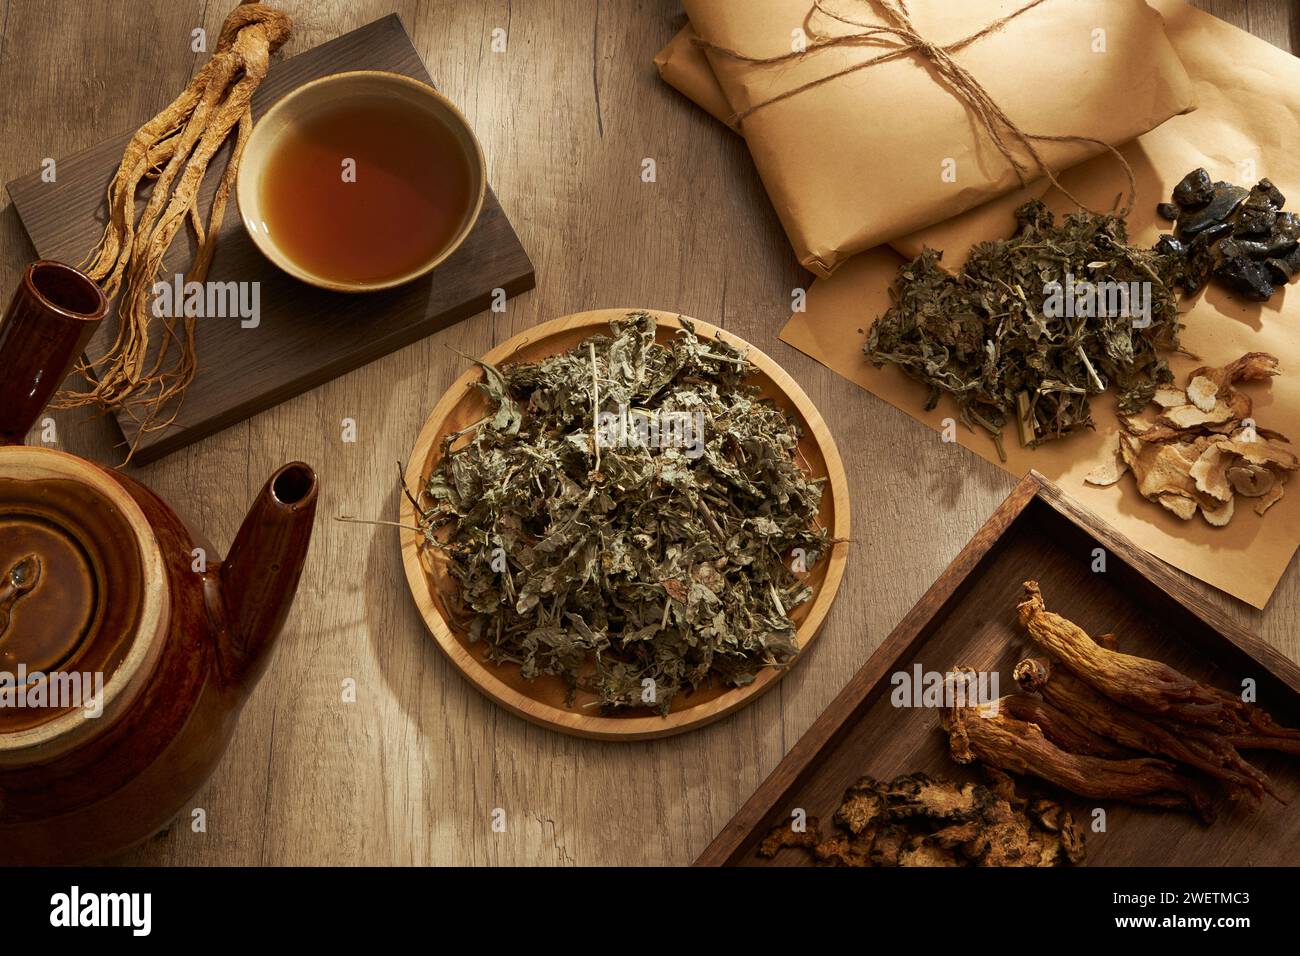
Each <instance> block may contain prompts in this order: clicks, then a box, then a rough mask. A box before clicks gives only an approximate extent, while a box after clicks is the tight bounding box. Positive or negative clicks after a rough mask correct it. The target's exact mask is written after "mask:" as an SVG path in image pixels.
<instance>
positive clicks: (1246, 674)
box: [696, 472, 1300, 866]
mask: <svg viewBox="0 0 1300 956" xmlns="http://www.w3.org/2000/svg"><path fill="white" fill-rule="evenodd" d="M1098 549H1101V551H1098ZM1101 553H1104V556H1105V571H1104V572H1095V571H1094V570H1093V566H1094V562H1095V560H1096V557H1097V555H1098V554H1101ZM1029 579H1037V580H1038V581H1039V583H1040V584H1041V586H1042V590H1043V597H1044V600H1045V601H1046V604H1047V607H1048V608H1049V609H1050V610H1052V611H1056V612H1057V613H1059V614H1062V615H1064V616H1066V617H1067V618H1069V619H1071V620H1073V621H1075V622H1076V623H1077V624H1079V625H1080V626H1081V627H1083V628H1084V629H1085V630H1086V631H1088V633H1089V634H1094V635H1096V634H1104V633H1107V632H1113V633H1114V634H1115V635H1116V636H1117V637H1118V638H1119V641H1120V649H1121V650H1123V651H1124V652H1125V653H1132V654H1138V655H1141V656H1144V657H1151V658H1154V659H1157V660H1161V661H1164V662H1165V663H1167V664H1170V665H1172V666H1173V667H1175V668H1177V669H1178V670H1180V671H1182V672H1184V673H1186V674H1188V675H1189V676H1191V677H1194V678H1196V679H1197V680H1201V681H1205V682H1208V683H1212V684H1214V685H1216V686H1218V687H1222V688H1224V689H1229V690H1232V689H1237V688H1240V687H1241V686H1242V681H1243V680H1245V679H1247V678H1250V679H1253V680H1254V681H1255V682H1256V684H1257V688H1258V697H1257V700H1258V702H1259V703H1260V704H1261V705H1262V706H1263V707H1264V708H1265V709H1266V710H1268V711H1269V712H1270V713H1272V715H1273V716H1274V717H1275V718H1276V719H1277V720H1279V721H1280V722H1282V723H1284V724H1287V725H1288V726H1298V725H1300V667H1297V666H1296V665H1295V664H1293V663H1292V662H1291V661H1290V660H1288V659H1286V658H1285V657H1284V656H1283V655H1282V654H1280V653H1279V652H1278V651H1276V650H1274V649H1273V648H1272V647H1269V646H1268V645H1266V644H1263V643H1262V642H1260V641H1259V639H1258V638H1256V637H1254V636H1253V635H1251V634H1250V633H1248V632H1247V631H1245V630H1243V629H1242V628H1240V627H1239V626H1237V625H1236V624H1235V623H1233V622H1232V621H1230V620H1228V619H1227V618H1226V617H1225V616H1224V615H1223V614H1222V613H1221V612H1219V611H1218V610H1217V609H1215V608H1213V607H1211V606H1209V605H1207V604H1206V603H1205V602H1204V601H1203V599H1202V598H1200V597H1199V596H1198V595H1197V594H1196V592H1194V591H1193V590H1191V589H1190V588H1189V587H1188V586H1187V585H1186V584H1184V583H1183V582H1182V580H1181V579H1179V578H1178V577H1176V576H1175V575H1174V573H1173V572H1171V571H1170V570H1169V569H1168V568H1167V567H1166V566H1165V565H1164V564H1162V563H1160V562H1159V561H1158V560H1157V559H1155V558H1153V557H1152V556H1151V555H1149V554H1147V553H1146V552H1144V551H1141V550H1140V549H1138V548H1137V547H1136V546H1134V545H1133V544H1131V543H1130V542H1129V541H1127V540H1126V539H1125V538H1123V537H1121V536H1120V535H1119V534H1117V533H1116V532H1114V531H1112V530H1111V529H1110V528H1108V527H1107V526H1105V525H1104V524H1102V523H1101V522H1100V521H1099V520H1098V519H1097V518H1095V517H1094V516H1092V515H1091V514H1089V513H1088V512H1087V511H1085V510H1084V509H1082V508H1080V507H1079V506H1078V505H1077V504H1075V503H1074V502H1073V501H1071V500H1070V499H1069V498H1067V497H1066V496H1065V495H1064V494H1063V493H1062V492H1061V491H1060V489H1059V488H1057V487H1056V486H1055V485H1054V484H1052V483H1051V482H1050V481H1048V480H1047V479H1046V478H1043V477H1042V476H1040V475H1038V474H1037V473H1036V472H1031V473H1030V474H1029V475H1028V476H1027V477H1025V479H1024V480H1023V481H1021V482H1020V484H1019V485H1018V486H1017V487H1016V489H1015V490H1014V491H1013V492H1012V493H1011V495H1010V497H1008V498H1007V500H1006V501H1005V502H1003V503H1002V505H1001V506H1000V507H999V508H998V510H997V511H996V512H995V513H994V514H993V516H992V517H991V518H990V519H989V520H988V522H987V523H986V524H985V525H984V527H982V528H981V529H980V530H979V531H978V532H977V533H976V535H975V537H974V538H973V539H972V540H971V541H970V542H969V543H968V544H967V545H966V547H965V548H964V549H963V550H962V552H961V553H960V554H959V555H958V556H957V558H956V559H955V560H954V561H953V563H952V564H951V565H949V567H948V568H947V570H945V571H944V573H943V575H942V576H940V578H939V579H938V581H936V582H935V583H934V585H933V586H932V587H931V588H930V590H929V591H927V592H926V594H925V596H924V597H922V598H921V600H920V602H919V603H918V604H917V605H916V606H915V607H914V608H912V610H911V611H910V612H909V613H908V614H907V616H906V617H905V618H904V619H903V620H902V622H901V623H900V624H899V625H898V627H896V628H895V629H894V631H893V633H892V634H890V636H889V637H888V639H886V641H885V642H884V644H882V645H881V646H880V648H879V649H877V650H876V652H875V653H874V654H872V655H871V658H870V659H869V660H868V661H867V663H866V664H865V665H864V666H863V667H862V669H861V670H859V671H858V672H857V674H855V675H854V676H853V678H852V679H851V680H850V681H849V683H848V685H847V686H846V687H845V688H844V690H843V691H841V693H840V694H839V696H838V697H836V698H835V700H834V701H833V702H832V703H831V705H830V707H828V708H827V710H826V711H825V712H824V713H823V714H822V715H821V716H820V717H819V718H818V719H817V720H816V722H814V724H813V725H812V727H811V728H810V729H809V730H808V732H807V733H806V734H804V736H803V737H802V738H801V739H800V740H799V742H798V743H797V744H795V746H794V748H793V749H792V750H791V751H790V753H789V754H787V755H786V757H785V759H784V760H782V761H781V763H780V764H779V765H778V766H777V767H776V769H775V770H774V771H773V772H772V773H771V775H770V776H769V777H768V778H767V780H766V781H764V783H763V785H762V786H761V787H759V789H758V790H757V792H755V793H754V795H753V796H752V797H751V798H750V799H749V800H748V802H746V803H745V805H744V806H743V807H742V808H741V810H740V812H739V813H737V814H736V816H735V817H734V818H733V819H732V820H731V822H730V823H728V824H727V825H726V827H724V828H723V830H722V832H721V833H719V834H718V836H717V837H716V838H715V839H714V841H713V842H712V843H711V844H710V845H709V846H708V848H707V849H706V850H705V851H704V853H703V854H702V855H701V856H700V858H699V859H698V860H697V861H696V865H697V866H724V865H725V866H737V865H743V866H753V865H776V866H793V865H810V864H811V862H812V860H811V857H810V855H809V854H807V853H805V852H802V851H799V850H795V849H787V850H783V851H781V852H780V853H778V854H777V856H776V857H775V858H773V859H764V858H762V857H760V856H758V854H757V852H756V849H757V844H758V842H759V841H760V840H761V839H762V838H763V837H764V836H765V835H766V834H767V833H768V832H769V831H770V830H771V828H772V827H773V826H775V825H777V824H779V823H783V822H785V821H787V820H789V819H790V814H791V812H792V811H793V810H795V809H796V808H802V809H803V810H804V811H805V812H806V813H807V815H808V816H809V817H818V818H820V819H821V820H822V821H823V822H822V833H823V835H824V836H829V835H831V833H832V832H833V831H834V830H835V829H836V827H835V824H834V823H833V822H832V816H833V815H834V812H835V810H836V809H837V808H838V807H839V805H840V802H841V799H842V797H843V794H844V790H845V789H846V788H847V787H848V786H849V785H850V784H852V783H853V782H854V781H856V780H857V779H858V778H859V777H860V776H862V775H863V774H870V775H871V776H874V777H877V778H884V779H889V778H892V777H894V776H896V775H898V774H901V773H910V772H913V771H917V770H921V771H925V772H927V773H930V774H932V775H936V776H939V775H942V776H947V777H950V778H957V779H971V780H979V779H980V776H979V772H978V769H977V768H975V767H973V766H972V767H962V766H959V765H958V764H956V763H955V762H954V761H953V760H952V759H951V758H950V757H949V755H948V745H947V735H946V734H944V733H943V732H942V731H941V730H940V729H939V711H938V710H935V709H932V708H914V707H913V708H898V707H894V706H893V705H892V704H891V702H890V691H891V690H892V689H893V685H891V683H890V676H891V675H892V674H894V673H895V672H897V671H909V672H910V671H911V669H912V668H913V666H914V665H915V664H918V663H919V664H920V665H921V666H922V667H923V668H924V669H925V670H927V671H940V672H944V671H947V670H949V669H951V668H952V667H954V666H957V665H965V666H969V667H973V668H976V669H977V670H991V669H997V670H998V671H999V672H1000V674H1001V681H1000V683H1001V686H1000V692H1001V693H1002V694H1008V693H1013V692H1014V691H1015V689H1016V688H1015V683H1014V681H1013V680H1012V679H1011V669H1012V667H1013V666H1014V665H1015V664H1016V662H1017V661H1018V660H1020V659H1021V658H1022V657H1023V656H1026V655H1025V653H1024V652H1026V651H1028V650H1030V641H1029V638H1028V635H1027V634H1025V632H1024V631H1023V629H1022V628H1021V627H1020V625H1019V624H1018V622H1017V621H1016V616H1015V605H1016V603H1017V602H1018V601H1019V600H1020V597H1021V593H1022V584H1023V583H1024V582H1025V581H1026V580H1029ZM1247 757H1248V759H1250V760H1251V762H1252V763H1254V764H1255V765H1256V766H1258V767H1260V768H1261V769H1263V770H1264V771H1265V772H1266V773H1268V774H1269V775H1270V777H1271V778H1272V780H1273V783H1274V786H1275V788H1276V789H1277V791H1278V793H1279V795H1280V796H1281V797H1282V799H1283V800H1286V801H1288V803H1290V804H1291V805H1290V806H1286V805H1283V804H1282V803H1280V802H1278V801H1276V800H1271V799H1267V798H1266V800H1265V802H1264V803H1263V804H1262V805H1261V806H1258V807H1254V808H1252V807H1249V806H1243V807H1237V808H1233V807H1230V806H1228V805H1227V803H1226V801H1225V802H1223V803H1222V806H1221V812H1220V817H1219V820H1218V821H1217V822H1216V823H1215V824H1214V825H1213V826H1209V827H1206V826H1202V825H1201V824H1200V823H1198V822H1197V821H1196V819H1195V818H1194V817H1192V816H1191V815H1189V814H1186V813H1172V812H1161V811H1156V810H1148V809H1144V808H1137V807H1131V806H1128V805H1126V804H1122V803H1119V802H1118V801H1095V800H1087V799H1084V798H1081V797H1075V796H1073V795H1071V794H1063V795H1062V798H1063V802H1064V804H1065V805H1066V806H1067V807H1068V808H1069V809H1070V810H1072V811H1073V813H1074V815H1075V819H1076V821H1078V822H1080V823H1081V824H1082V825H1083V826H1085V827H1088V828H1089V832H1088V834H1087V860H1086V863H1087V864H1088V865H1093V866H1134V865H1144V866H1151V865H1167V866H1232V865H1251V866H1258V865H1274V866H1276V865H1288V864H1289V865H1296V864H1300V812H1297V810H1296V803H1297V798H1298V797H1300V760H1297V759H1296V758H1295V757H1291V756H1288V755H1286V754H1280V753H1268V752H1263V751H1250V752H1248V753H1247ZM1042 789H1044V790H1047V789H1049V788H1047V787H1046V786H1045V785H1044V786H1043V787H1042ZM1096 806H1101V807H1104V808H1105V811H1106V830H1105V832H1100V833H1098V832H1092V831H1091V828H1090V823H1091V821H1092V818H1093V817H1092V811H1093V809H1094V808H1095V807H1096Z"/></svg>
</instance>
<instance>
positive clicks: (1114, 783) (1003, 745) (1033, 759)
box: [943, 704, 1214, 823]
mask: <svg viewBox="0 0 1300 956" xmlns="http://www.w3.org/2000/svg"><path fill="white" fill-rule="evenodd" d="M943 727H944V730H946V731H947V732H948V749H949V752H950V753H951V754H952V758H953V759H954V760H956V761H957V762H958V763H961V764H967V763H972V762H974V761H976V760H978V761H980V762H982V763H984V764H988V765H990V766H993V767H997V768H998V769H1000V770H1005V771H1007V772H1008V773H1014V774H1019V775H1022V776H1031V777H1037V778H1038V779H1040V780H1045V781H1047V782H1048V783H1052V784H1055V785H1056V786H1058V787H1063V788H1064V789H1066V790H1069V791H1070V792H1071V793H1076V794H1078V795H1080V796H1083V797H1092V798H1094V799H1114V800H1124V801H1126V802H1128V803H1135V804H1142V805H1147V806H1157V807H1165V808H1170V809H1186V810H1191V811H1192V812H1194V813H1195V814H1196V815H1197V816H1199V817H1200V818H1201V820H1203V821H1204V822H1206V823H1210V822H1212V821H1213V820H1214V808H1213V805H1212V804H1211V802H1210V800H1209V798H1208V796H1207V795H1206V794H1205V792H1204V791H1203V790H1202V789H1201V787H1200V786H1199V785H1198V784H1197V783H1196V782H1195V781H1193V780H1191V779H1190V778H1188V777H1186V776H1184V775H1182V774H1180V773H1179V772H1178V771H1177V769H1176V768H1175V767H1174V766H1173V765H1172V764H1170V763H1168V762H1166V761H1164V760H1157V759H1155V758H1152V757H1134V758H1130V759H1125V760H1110V759H1106V758H1103V757H1088V756H1083V755H1080V754H1073V753H1069V752H1068V751H1065V750H1062V749H1061V748H1060V747H1058V746H1056V745H1055V744H1053V743H1052V742H1051V741H1050V740H1048V739H1047V737H1046V736H1045V735H1044V734H1043V731H1042V730H1041V729H1040V728H1039V726H1038V725H1037V724H1032V723H1028V722H1026V721H1023V720H1017V719H1015V718H1014V717H1012V716H1010V715H1009V714H1007V713H1006V712H1005V711H1003V710H1001V709H997V710H994V709H993V708H992V707H988V706H980V705H976V706H963V705H960V704H958V705H955V706H953V707H952V708H950V709H949V710H947V711H945V713H944V719H943Z"/></svg>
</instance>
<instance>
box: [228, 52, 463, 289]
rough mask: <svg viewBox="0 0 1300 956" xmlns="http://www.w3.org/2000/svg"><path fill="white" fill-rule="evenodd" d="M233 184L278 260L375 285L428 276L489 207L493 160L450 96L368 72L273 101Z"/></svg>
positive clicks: (339, 76) (297, 269) (249, 225)
mask: <svg viewBox="0 0 1300 956" xmlns="http://www.w3.org/2000/svg"><path fill="white" fill-rule="evenodd" d="M235 191H236V196H237V199H238V203H239V210H240V214H241V216H242V218H243V221H244V226H245V228H246V229H247V230H248V233H249V235H250V236H251V237H252V239H253V242H254V243H255V244H256V245H257V247H258V248H259V249H261V251H262V252H263V253H264V254H265V255H266V257H267V258H268V259H270V260H271V261H272V262H274V263H275V264H276V265H277V266H279V267H280V268H281V269H283V270H284V271H285V272H287V273H289V274H290V275H292V276H295V277H296V278H298V279H300V280H302V281H303V282H307V283H310V284H311V285H314V286H318V287H320V288H323V289H330V290H334V291H339V292H368V291H373V290H377V289H388V288H392V287H394V286H399V285H403V284H405V283H408V282H411V281H412V280H414V279H417V278H419V277H421V276H424V275H427V274H428V273H429V272H430V271H432V270H433V269H434V268H435V267H437V266H438V265H439V264H440V263H442V262H444V261H445V260H446V259H447V258H448V257H449V256H451V255H452V254H453V253H454V252H455V251H456V250H457V249H458V248H459V247H460V245H461V244H462V243H463V242H464V241H465V238H466V237H467V236H468V235H469V233H470V231H471V230H472V229H473V227H474V223H475V222H476V221H477V219H478V216H479V213H480V212H481V210H482V208H483V199H484V196H485V194H486V192H487V167H486V163H485V160H484V158H483V150H482V147H481V146H480V145H479V142H478V139H477V137H476V136H475V135H474V132H473V130H472V129H470V126H469V123H468V122H467V121H466V120H465V117H464V116H463V115H461V113H460V111H459V110H458V109H457V108H456V107H455V106H454V105H452V103H451V102H450V101H449V100H448V99H447V98H446V97H444V96H443V95H442V94H440V93H438V92H437V91H436V90H434V89H433V88H432V87H431V86H428V85H427V84H425V83H421V82H419V81H418V80H415V79H412V78H411V77H408V76H402V75H400V74H397V73H388V72H383V71H374V70H361V71H354V72H347V73H336V74H333V75H331V76H325V77H322V78H320V79H318V80H313V81H311V82H310V83H306V84H304V85H302V86H300V87H298V88H297V89H295V90H294V91H293V92H291V93H289V94H287V95H286V96H284V97H283V98H282V99H281V100H280V101H279V102H277V103H276V104H275V105H274V106H273V107H271V109H270V110H268V111H267V113H266V114H265V115H264V116H263V117H262V118H261V119H260V120H259V121H258V122H257V125H256V126H255V127H254V129H253V133H252V135H251V136H250V137H249V139H248V143H247V145H246V146H245V149H244V155H243V157H242V159H241V162H240V166H239V172H238V176H237V180H236V188H235Z"/></svg>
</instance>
